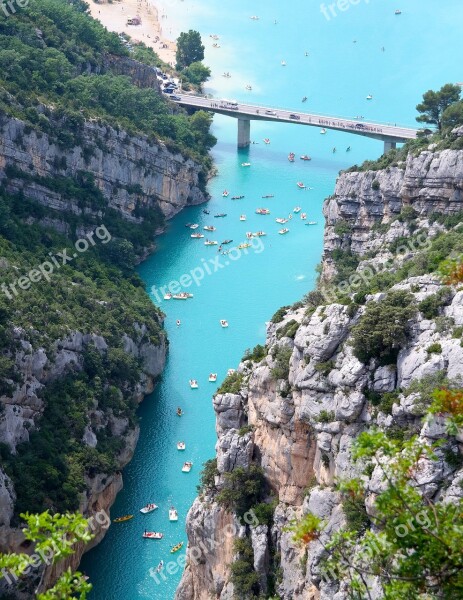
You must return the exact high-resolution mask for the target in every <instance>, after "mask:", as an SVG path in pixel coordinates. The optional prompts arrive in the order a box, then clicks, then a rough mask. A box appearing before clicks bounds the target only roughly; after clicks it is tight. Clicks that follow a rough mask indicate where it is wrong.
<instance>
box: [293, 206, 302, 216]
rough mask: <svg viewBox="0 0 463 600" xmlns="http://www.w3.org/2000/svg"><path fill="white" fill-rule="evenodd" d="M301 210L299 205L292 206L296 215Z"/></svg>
mask: <svg viewBox="0 0 463 600" xmlns="http://www.w3.org/2000/svg"><path fill="white" fill-rule="evenodd" d="M301 210H302V208H301V207H300V206H296V207H295V208H293V213H296V215H297V214H298V213H300V212H301Z"/></svg>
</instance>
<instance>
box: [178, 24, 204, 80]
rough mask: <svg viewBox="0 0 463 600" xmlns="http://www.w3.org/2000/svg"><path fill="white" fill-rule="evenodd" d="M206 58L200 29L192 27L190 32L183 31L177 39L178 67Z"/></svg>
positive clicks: (182, 67) (181, 67)
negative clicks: (195, 29)
mask: <svg viewBox="0 0 463 600" xmlns="http://www.w3.org/2000/svg"><path fill="white" fill-rule="evenodd" d="M203 58H204V46H203V44H202V42H201V35H200V33H199V31H194V29H190V31H188V33H185V32H184V31H182V33H181V34H180V35H179V37H178V39H177V54H176V59H177V69H180V70H181V69H184V68H185V67H189V66H190V65H191V64H192V63H195V62H199V61H201V60H203Z"/></svg>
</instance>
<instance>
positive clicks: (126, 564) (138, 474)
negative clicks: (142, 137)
mask: <svg viewBox="0 0 463 600" xmlns="http://www.w3.org/2000/svg"><path fill="white" fill-rule="evenodd" d="M248 4H249V3H246V2H244V0H235V1H234V2H220V3H219V2H217V1H215V2H214V1H212V0H201V1H197V2H192V1H190V0H185V1H181V0H172V1H171V2H169V3H166V5H165V6H164V10H165V11H166V14H167V15H168V16H167V19H165V20H164V21H165V22H166V23H169V25H166V29H170V27H172V35H176V34H177V33H178V31H177V30H176V29H175V27H174V26H173V23H174V22H178V23H179V28H180V29H182V30H184V29H186V28H190V27H192V28H196V29H199V30H200V31H201V32H202V34H203V39H204V41H205V42H206V46H207V56H206V61H207V63H208V64H210V65H211V66H212V69H213V74H214V77H213V78H212V80H211V83H210V88H209V90H208V91H209V92H210V93H214V94H216V95H217V96H219V97H223V96H225V97H233V98H236V99H238V100H239V99H245V98H247V99H249V100H252V101H255V102H265V103H266V104H270V105H275V106H288V107H294V108H299V107H301V106H302V105H301V98H302V96H305V95H306V96H308V101H307V103H306V105H305V106H306V107H307V110H313V111H317V112H325V113H328V114H340V115H343V116H356V115H364V116H365V118H372V119H378V120H381V121H386V122H396V123H400V124H405V125H413V124H414V116H415V114H414V106H415V105H416V103H417V102H418V101H419V99H420V97H421V94H422V92H423V91H425V90H427V89H429V88H435V87H438V86H440V85H442V84H444V83H446V82H447V81H452V82H456V81H460V80H463V73H461V71H460V68H461V67H460V66H461V64H462V60H461V59H462V56H461V54H462V52H461V45H460V37H459V36H460V31H459V24H460V23H461V22H462V17H463V6H461V4H460V3H459V2H457V1H456V0H447V2H446V8H445V9H444V8H442V7H441V6H437V3H436V2H432V1H431V0H402V1H400V0H398V2H397V3H394V4H391V2H390V1H389V0H370V3H369V4H366V3H365V2H360V4H358V5H350V8H349V9H348V10H347V11H346V12H345V13H340V14H339V16H337V17H336V18H332V19H331V20H330V21H327V20H326V19H325V18H324V17H323V15H322V14H321V13H320V9H319V4H318V3H317V2H311V1H308V0H293V2H292V3H291V4H287V3H276V2H268V1H267V2H263V1H262V0H258V1H257V0H256V1H254V2H253V3H252V8H249V6H248ZM396 4H397V6H396ZM396 8H401V10H402V11H403V13H402V15H400V16H399V17H396V16H395V15H394V10H395V9H396ZM251 15H258V16H259V17H260V19H259V21H253V20H251V19H249V17H250V16H251ZM274 20H277V21H278V22H277V24H275V23H274ZM442 32H445V37H444V36H443V35H442ZM166 33H168V31H166ZM214 33H215V34H218V35H219V36H220V40H219V42H218V43H219V44H220V45H221V48H220V49H217V50H215V49H213V48H212V47H211V46H212V43H213V40H212V39H210V38H209V35H210V34H214ZM354 40H356V43H354ZM383 46H384V48H385V51H384V52H383V51H381V47H383ZM306 51H307V52H309V56H308V57H306V56H305V52H306ZM281 60H285V61H286V63H287V66H286V67H281V65H280V62H281ZM224 71H230V73H231V74H232V78H231V79H229V80H227V79H224V78H223V77H221V74H222V73H223V72H224ZM248 83H249V84H250V85H252V86H253V91H252V92H246V91H245V89H244V87H245V85H246V84H248ZM369 93H371V94H373V96H374V99H373V101H372V102H367V101H366V96H367V95H368V94H369ZM235 127H236V123H235V122H234V121H233V120H231V119H227V118H226V117H216V118H215V122H214V133H215V135H216V136H217V138H218V140H219V143H218V144H217V146H216V148H215V149H214V152H213V155H214V159H215V162H216V165H217V167H218V171H219V174H218V176H217V177H216V178H215V179H213V180H212V181H211V183H210V185H209V190H210V193H211V195H212V200H211V202H210V203H209V205H208V206H207V208H208V210H210V212H211V214H210V215H209V216H208V215H205V214H203V212H202V210H203V208H204V207H195V208H191V209H188V210H185V211H184V212H183V213H182V214H181V215H179V216H177V217H176V218H175V219H173V220H172V221H171V222H170V223H169V227H168V230H167V232H166V233H165V234H164V235H162V236H161V237H159V238H158V240H157V243H158V248H157V251H156V252H155V253H154V254H153V255H152V256H151V257H150V258H149V259H148V260H147V261H146V262H145V263H144V264H143V265H141V267H140V269H139V272H140V275H141V276H142V277H143V279H144V280H145V282H146V285H147V289H148V290H149V291H150V290H151V288H152V286H156V288H157V289H159V288H160V287H162V286H165V285H168V284H169V282H171V281H172V280H178V279H179V278H180V277H181V276H182V275H184V274H185V275H187V274H189V273H190V272H191V271H192V270H193V269H198V268H201V269H202V270H203V272H204V273H205V275H204V278H203V279H202V280H201V281H200V285H199V286H197V285H195V284H193V285H192V286H191V287H189V288H188V291H190V292H192V293H193V294H194V298H193V299H191V300H188V301H175V300H171V301H168V302H167V301H161V302H160V306H161V308H162V310H163V311H164V312H165V313H166V321H165V327H166V329H167V332H168V335H169V339H170V352H169V357H168V362H167V367H166V370H165V372H164V375H163V377H162V381H161V383H160V384H159V385H158V387H157V389H156V390H155V392H154V393H153V394H152V395H151V396H150V397H149V398H147V399H146V400H145V402H144V403H143V405H142V406H141V408H140V417H141V435H140V441H139V444H138V446H137V450H136V454H135V457H134V459H133V461H132V462H131V463H130V465H129V466H128V467H127V469H125V471H124V483H125V487H124V489H123V491H122V492H121V493H120V495H119V496H118V498H117V501H116V503H115V505H114V507H113V509H112V511H111V516H112V517H113V518H114V517H116V516H118V515H121V514H126V513H134V514H135V518H134V519H133V520H132V521H130V522H128V523H123V524H114V525H113V526H111V527H110V530H109V532H108V535H107V536H106V538H105V540H104V541H103V542H102V543H101V544H100V545H99V546H98V547H97V548H96V549H95V550H93V551H92V552H90V553H89V554H88V555H87V556H86V557H85V559H84V561H83V564H82V569H83V570H85V572H87V573H88V574H89V575H90V579H91V581H92V583H93V584H94V592H93V593H92V598H94V599H98V600H108V599H111V600H113V599H114V600H136V599H141V598H150V599H156V600H166V599H167V600H170V599H172V598H173V595H174V592H175V588H176V586H177V584H178V581H179V579H180V575H181V574H180V572H178V573H177V574H174V575H171V576H167V578H166V581H163V582H161V583H160V584H159V585H157V584H156V582H155V581H154V579H153V578H152V577H150V574H149V569H150V568H152V567H156V565H157V564H158V563H159V561H160V560H164V561H165V562H166V563H167V562H168V561H169V560H170V559H171V555H170V554H169V549H170V547H171V546H172V545H174V544H175V543H177V542H179V541H184V542H185V543H186V535H185V530H184V519H185V516H186V513H187V511H188V508H189V506H190V505H191V502H192V501H193V499H194V497H195V495H196V485H197V482H198V475H199V472H200V469H201V464H202V463H203V462H204V461H205V460H207V459H208V458H211V457H212V456H213V455H214V444H215V440H216V438H215V429H214V413H213V410H212V405H211V397H212V393H213V391H214V390H215V387H216V386H215V385H214V384H211V383H208V374H209V373H210V372H217V373H218V377H219V380H221V379H223V377H224V376H225V375H226V372H227V369H228V368H230V367H236V365H237V363H238V361H239V360H240V358H241V357H242V355H243V353H244V350H245V349H246V348H247V347H252V346H254V345H255V344H256V343H259V342H263V340H264V338H265V321H267V320H268V319H269V318H270V317H271V316H272V314H273V313H274V312H275V310H276V309H278V308H279V307H280V306H281V305H284V304H290V303H293V302H295V301H296V300H298V299H300V298H301V296H302V295H303V294H304V293H306V292H307V291H308V290H310V289H311V288H312V287H313V285H314V282H315V266H316V264H317V263H318V262H319V261H320V256H321V250H322V235H323V219H322V214H321V207H322V202H323V199H324V198H325V197H326V196H328V195H330V194H331V193H332V192H333V187H334V182H335V179H336V176H337V173H338V171H339V170H340V169H342V168H345V167H347V166H349V165H351V164H353V163H356V162H360V161H362V160H364V159H366V158H375V157H377V156H378V155H379V154H380V153H381V151H382V145H381V143H380V142H376V141H372V140H366V139H363V138H361V137H355V136H352V135H349V134H345V133H334V132H329V133H328V134H327V135H326V136H321V135H320V134H319V133H318V130H316V129H314V130H311V129H309V128H306V127H297V126H295V125H284V124H268V123H255V124H253V125H252V139H253V140H255V141H256V142H259V143H258V144H255V145H252V146H251V147H250V148H249V150H243V151H240V152H237V151H236V146H235V139H236V129H235ZM264 137H269V138H270V139H271V144H270V145H268V146H266V145H264V144H263V143H262V139H263V138H264ZM349 145H350V146H351V147H352V150H351V152H349V153H347V152H346V148H347V146H349ZM333 146H336V147H337V152H336V154H333V153H332V148H333ZM290 151H294V152H295V153H296V156H297V157H298V156H299V155H300V154H305V153H307V154H310V155H311V156H312V159H313V160H312V161H311V162H310V163H303V162H302V161H300V160H298V159H296V162H295V163H293V164H290V163H289V162H288V161H287V158H286V157H287V154H288V153H289V152H290ZM243 161H249V162H251V164H252V166H251V167H250V168H242V167H241V166H240V164H241V163H242V162H243ZM297 181H303V182H304V183H305V184H306V185H308V186H310V187H313V189H312V190H307V191H304V190H299V189H297V187H296V182H297ZM225 188H226V189H228V190H230V192H231V194H230V195H231V196H232V195H240V194H244V195H245V198H244V199H243V200H237V201H232V200H231V199H230V198H228V199H225V198H222V190H223V189H225ZM265 194H274V196H275V197H274V198H272V199H266V200H263V199H261V196H262V195H265ZM296 205H300V206H302V209H303V210H304V211H305V212H307V213H308V219H310V220H315V221H317V222H318V224H317V225H315V226H312V227H306V226H304V224H303V222H302V221H301V220H300V219H299V218H298V217H297V216H295V218H294V219H293V220H292V221H291V222H290V223H289V224H288V225H287V227H289V228H290V233H289V234H288V235H286V236H280V235H278V234H277V231H278V229H279V228H280V227H281V226H279V225H277V224H276V223H275V220H274V219H275V218H276V217H284V216H287V215H288V214H289V213H290V212H291V211H292V209H293V208H294V207H295V206H296ZM260 206H262V207H268V208H269V209H270V210H271V215H270V216H259V215H256V214H255V213H254V211H255V209H256V208H257V207H260ZM218 212H225V213H227V215H228V216H227V217H226V218H224V219H215V218H213V215H214V214H215V213H218ZM242 213H245V214H246V215H247V217H248V220H247V222H246V223H242V222H240V221H239V215H240V214H242ZM187 222H196V223H199V224H200V225H201V228H202V227H203V225H205V224H212V225H214V226H216V227H217V231H216V232H214V233H210V234H209V233H206V235H207V236H209V237H210V238H211V239H216V240H218V241H222V240H224V239H225V238H231V239H233V240H234V243H233V245H236V244H237V243H240V242H242V241H244V238H245V232H246V231H257V230H259V229H263V230H265V231H266V232H267V234H268V235H267V237H265V238H262V240H261V241H262V244H263V246H260V245H259V246H255V247H254V248H249V249H248V251H247V253H244V252H243V253H242V254H241V256H239V257H238V256H237V255H236V256H235V255H230V256H228V257H222V258H221V262H220V265H222V266H221V267H220V268H218V267H217V266H215V265H213V264H212V263H211V262H208V261H210V260H214V259H215V257H217V256H218V255H217V250H216V248H214V247H205V246H204V244H203V242H204V240H194V239H191V238H190V233H191V230H189V229H186V228H185V227H184V224H185V223H187ZM198 231H200V230H199V229H198ZM232 258H233V259H234V260H231V259H232ZM226 262H228V263H229V264H225V263H226ZM205 265H208V267H207V268H208V270H209V271H211V273H210V274H207V269H206V267H205ZM215 269H217V270H215ZM194 272H195V273H196V274H197V275H199V270H196V271H194ZM150 293H151V295H152V297H153V301H156V295H155V293H154V292H153V291H150ZM160 298H161V300H162V295H160ZM177 319H180V320H181V326H180V327H177V326H176V320H177ZM220 319H227V320H228V321H229V323H230V326H229V328H228V329H222V328H221V327H220V325H219V320H220ZM190 378H195V379H198V381H199V389H198V390H190V388H189V385H188V380H189V379H190ZM177 406H181V407H182V408H183V410H184V411H185V415H184V416H183V417H181V418H179V417H177V416H176V415H175V409H176V407H177ZM178 440H184V441H185V442H186V445H187V449H186V452H184V453H181V452H178V451H177V449H176V443H177V441H178ZM184 460H192V461H193V463H194V466H193V469H192V471H191V473H189V474H184V473H181V466H182V464H183V461H184ZM149 501H153V502H156V504H158V505H159V507H160V508H159V509H158V510H157V511H155V512H154V513H151V514H150V515H146V516H142V515H140V514H139V512H138V509H139V508H141V507H142V506H143V505H144V504H146V503H147V502H149ZM171 503H172V504H174V505H175V507H176V508H177V509H178V511H179V516H180V519H179V521H178V522H177V523H170V522H169V521H168V518H167V511H168V508H169V506H170V504H171ZM145 527H146V528H147V529H150V530H157V531H162V532H163V533H164V538H163V540H161V541H152V540H143V539H142V538H141V533H142V531H143V529H144V528H145ZM185 545H186V544H185ZM177 556H178V555H175V557H177Z"/></svg>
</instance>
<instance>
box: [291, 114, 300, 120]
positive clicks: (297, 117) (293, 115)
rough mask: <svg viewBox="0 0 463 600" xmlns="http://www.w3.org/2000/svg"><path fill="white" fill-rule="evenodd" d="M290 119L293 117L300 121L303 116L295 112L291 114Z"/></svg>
mask: <svg viewBox="0 0 463 600" xmlns="http://www.w3.org/2000/svg"><path fill="white" fill-rule="evenodd" d="M289 118H290V119H293V120H294V121H300V120H301V117H300V116H299V115H295V114H294V113H292V114H290V115H289Z"/></svg>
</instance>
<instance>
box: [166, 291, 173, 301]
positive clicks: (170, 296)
mask: <svg viewBox="0 0 463 600" xmlns="http://www.w3.org/2000/svg"><path fill="white" fill-rule="evenodd" d="M164 300H172V294H171V293H170V292H168V293H167V294H164Z"/></svg>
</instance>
